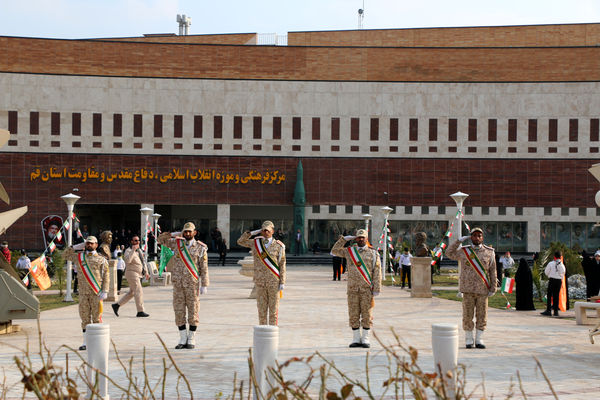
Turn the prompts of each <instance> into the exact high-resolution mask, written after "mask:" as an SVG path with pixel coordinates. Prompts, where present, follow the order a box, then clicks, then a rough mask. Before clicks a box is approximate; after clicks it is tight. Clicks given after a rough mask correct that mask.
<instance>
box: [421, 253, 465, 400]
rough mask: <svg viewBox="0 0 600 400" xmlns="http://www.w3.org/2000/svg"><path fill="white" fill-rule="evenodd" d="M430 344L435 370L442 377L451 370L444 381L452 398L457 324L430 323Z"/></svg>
mask: <svg viewBox="0 0 600 400" xmlns="http://www.w3.org/2000/svg"><path fill="white" fill-rule="evenodd" d="M413 260H414V259H413ZM431 344H432V347H433V364H434V368H435V372H437V373H439V374H440V375H441V376H442V377H444V378H445V376H446V373H447V372H448V371H450V372H452V378H451V379H448V378H445V379H446V382H445V383H446V388H447V390H448V391H447V392H446V394H447V395H448V398H449V399H451V398H454V389H455V387H456V366H457V363H458V326H457V325H455V324H433V325H431Z"/></svg>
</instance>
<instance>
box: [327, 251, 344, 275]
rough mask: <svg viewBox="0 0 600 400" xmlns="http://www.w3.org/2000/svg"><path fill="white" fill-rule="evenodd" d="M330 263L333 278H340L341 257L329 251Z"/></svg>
mask: <svg viewBox="0 0 600 400" xmlns="http://www.w3.org/2000/svg"><path fill="white" fill-rule="evenodd" d="M329 254H331V256H332V257H333V258H332V259H331V263H332V264H333V280H334V281H339V280H340V279H341V278H342V257H339V256H336V255H335V254H333V252H330V253H329Z"/></svg>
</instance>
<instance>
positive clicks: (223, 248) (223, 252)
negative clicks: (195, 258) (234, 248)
mask: <svg viewBox="0 0 600 400" xmlns="http://www.w3.org/2000/svg"><path fill="white" fill-rule="evenodd" d="M217 251H218V252H219V262H220V263H221V265H222V266H225V259H226V258H227V242H226V241H225V239H223V238H220V239H219V240H218V244H217Z"/></svg>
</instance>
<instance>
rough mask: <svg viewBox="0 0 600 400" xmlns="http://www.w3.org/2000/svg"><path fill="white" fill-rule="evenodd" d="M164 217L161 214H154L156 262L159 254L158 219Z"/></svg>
mask: <svg viewBox="0 0 600 400" xmlns="http://www.w3.org/2000/svg"><path fill="white" fill-rule="evenodd" d="M160 217H162V215H160V214H159V213H154V214H152V219H153V221H154V226H153V228H154V259H155V260H156V258H157V255H156V254H157V253H158V230H157V229H156V228H157V227H158V219H159V218H160Z"/></svg>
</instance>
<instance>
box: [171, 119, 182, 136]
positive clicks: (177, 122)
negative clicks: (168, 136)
mask: <svg viewBox="0 0 600 400" xmlns="http://www.w3.org/2000/svg"><path fill="white" fill-rule="evenodd" d="M173 136H174V137H176V138H180V137H183V116H182V115H174V116H173Z"/></svg>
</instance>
